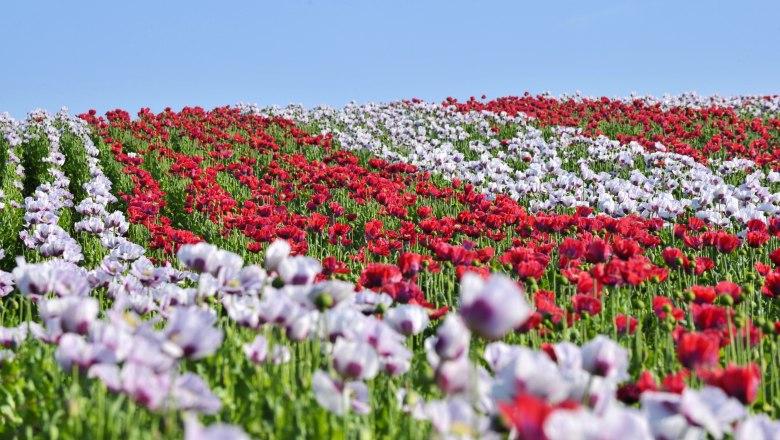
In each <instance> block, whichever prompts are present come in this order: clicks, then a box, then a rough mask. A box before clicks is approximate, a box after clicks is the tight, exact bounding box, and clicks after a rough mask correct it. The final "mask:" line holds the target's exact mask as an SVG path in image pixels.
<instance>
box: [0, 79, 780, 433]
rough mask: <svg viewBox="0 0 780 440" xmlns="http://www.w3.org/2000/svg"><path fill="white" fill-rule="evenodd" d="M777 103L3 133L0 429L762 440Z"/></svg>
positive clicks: (561, 107)
mask: <svg viewBox="0 0 780 440" xmlns="http://www.w3.org/2000/svg"><path fill="white" fill-rule="evenodd" d="M778 343H780V97H778V96H743V97H732V98H722V97H719V96H713V97H702V96H698V95H695V94H686V95H680V96H664V97H662V98H655V97H642V96H630V97H626V98H612V99H611V98H606V97H604V98H588V97H583V96H579V95H571V96H561V97H552V96H549V95H537V96H533V95H530V94H525V95H522V96H511V97H502V98H498V99H487V98H486V97H484V96H483V97H482V98H481V99H477V98H474V97H472V98H470V99H469V100H466V101H459V100H456V99H454V98H448V99H446V100H444V101H443V102H440V103H436V102H425V101H422V100H419V99H409V100H403V101H398V102H392V103H388V104H362V105H360V104H355V103H352V104H349V105H346V106H344V107H343V108H338V109H337V108H330V107H325V106H322V107H314V108H310V109H307V108H304V107H301V106H288V107H259V106H256V105H252V104H244V103H239V104H237V105H234V106H227V107H219V108H215V109H212V110H206V109H203V108H200V107H185V108H183V109H181V111H174V110H172V109H165V110H164V111H162V112H160V113H153V112H152V111H150V110H149V109H141V110H140V111H138V112H137V113H135V114H133V115H131V114H130V113H128V112H126V111H124V110H114V111H109V112H107V113H106V114H103V115H101V114H98V113H97V112H95V111H89V112H88V113H85V114H80V115H72V114H70V113H68V111H67V110H66V109H63V110H61V111H60V112H58V113H56V114H52V113H49V112H47V111H43V110H35V111H33V112H31V113H29V114H28V116H27V117H26V118H24V119H21V120H14V119H13V118H11V117H10V116H8V115H7V114H2V115H0V438H77V439H85V438H95V439H103V438H115V439H125V438H128V439H149V438H186V439H193V440H195V439H247V438H343V439H352V438H355V439H358V438H359V439H369V438H393V439H394V438H447V439H450V438H452V439H468V438H474V439H476V438H496V439H499V438H510V439H525V440H535V439H550V440H557V439H623V438H646V439H652V438H655V439H699V438H715V439H722V438H737V439H775V438H780V422H778V421H776V420H777V419H778V418H780V368H778V367H777V366H778V365H780V346H778Z"/></svg>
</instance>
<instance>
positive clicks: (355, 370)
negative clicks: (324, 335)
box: [333, 338, 379, 379]
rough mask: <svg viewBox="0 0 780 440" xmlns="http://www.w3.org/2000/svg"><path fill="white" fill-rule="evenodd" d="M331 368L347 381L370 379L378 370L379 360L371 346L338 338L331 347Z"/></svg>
mask: <svg viewBox="0 0 780 440" xmlns="http://www.w3.org/2000/svg"><path fill="white" fill-rule="evenodd" d="M333 367H334V368H335V369H336V371H337V372H338V373H339V374H340V375H341V376H342V377H345V378H348V379H372V378H373V377H374V376H376V373H377V371H378V370H379V358H378V357H377V354H376V350H374V347H372V346H371V345H369V344H367V343H365V342H357V341H348V340H346V339H344V338H339V339H338V340H336V344H335V345H334V347H333Z"/></svg>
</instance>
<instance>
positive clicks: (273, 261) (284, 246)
mask: <svg viewBox="0 0 780 440" xmlns="http://www.w3.org/2000/svg"><path fill="white" fill-rule="evenodd" d="M290 250H291V247H290V243H288V242H287V241H286V240H281V239H276V240H274V242H273V243H271V245H270V246H268V249H266V250H265V260H264V263H263V264H264V266H265V270H268V271H274V270H277V269H278V268H279V264H280V263H281V262H282V261H283V260H284V259H286V258H287V257H288V256H289V255H290Z"/></svg>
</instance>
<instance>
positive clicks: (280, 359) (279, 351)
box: [271, 345, 292, 365]
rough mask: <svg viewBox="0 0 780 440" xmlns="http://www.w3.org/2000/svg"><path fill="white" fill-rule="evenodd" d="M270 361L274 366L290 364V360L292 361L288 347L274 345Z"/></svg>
mask: <svg viewBox="0 0 780 440" xmlns="http://www.w3.org/2000/svg"><path fill="white" fill-rule="evenodd" d="M271 359H272V360H273V363H274V365H281V364H286V363H287V362H290V360H292V352H291V351H290V347H288V346H286V345H274V348H273V349H272V350H271Z"/></svg>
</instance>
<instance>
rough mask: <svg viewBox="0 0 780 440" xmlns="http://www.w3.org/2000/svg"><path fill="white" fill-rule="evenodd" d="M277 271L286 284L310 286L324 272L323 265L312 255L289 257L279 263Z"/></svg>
mask: <svg viewBox="0 0 780 440" xmlns="http://www.w3.org/2000/svg"><path fill="white" fill-rule="evenodd" d="M277 271H278V272H279V277H280V278H281V279H282V281H284V283H285V284H292V285H294V286H308V285H310V284H312V283H313V282H314V278H315V277H316V276H317V275H318V274H319V273H320V272H322V265H321V264H320V262H319V261H317V260H315V259H314V258H311V257H303V256H297V257H287V258H285V259H283V260H282V261H281V262H280V263H279V266H278V268H277Z"/></svg>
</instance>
